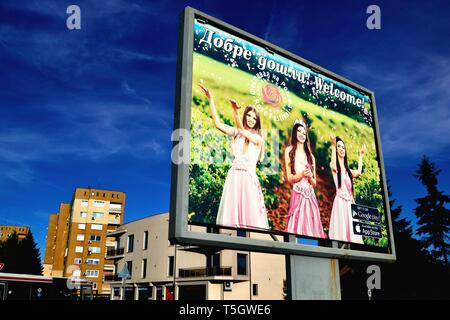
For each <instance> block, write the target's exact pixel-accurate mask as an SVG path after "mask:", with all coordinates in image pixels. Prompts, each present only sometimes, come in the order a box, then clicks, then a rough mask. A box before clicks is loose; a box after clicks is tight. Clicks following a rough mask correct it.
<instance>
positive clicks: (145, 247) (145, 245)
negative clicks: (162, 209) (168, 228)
mask: <svg viewBox="0 0 450 320" xmlns="http://www.w3.org/2000/svg"><path fill="white" fill-rule="evenodd" d="M147 248H148V231H144V239H142V249H143V250H147Z"/></svg>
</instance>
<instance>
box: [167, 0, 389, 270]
mask: <svg viewBox="0 0 450 320" xmlns="http://www.w3.org/2000/svg"><path fill="white" fill-rule="evenodd" d="M195 19H200V20H202V21H204V22H206V23H211V24H212V25H214V26H217V27H219V28H220V29H221V30H223V31H225V32H228V33H230V34H233V35H235V36H238V37H240V38H242V39H243V40H247V41H250V42H252V43H254V44H256V45H258V46H261V47H263V48H266V49H269V50H270V51H272V52H274V53H277V54H279V55H281V56H284V57H285V58H288V59H290V60H292V61H294V62H297V63H299V64H302V65H304V66H306V67H308V68H311V69H313V70H314V71H315V72H319V73H320V74H323V75H326V76H327V77H329V78H331V79H333V80H337V81H340V82H342V83H344V84H346V85H349V86H351V87H353V88H354V89H357V90H359V91H361V92H363V93H365V94H367V95H368V96H370V98H371V101H372V112H373V122H374V126H373V128H374V131H375V144H376V148H377V154H378V156H379V164H380V169H381V178H382V180H381V184H382V192H383V200H384V204H385V209H386V212H385V215H386V225H387V230H388V238H389V241H388V243H389V246H388V251H389V252H390V253H379V252H371V251H362V250H354V249H351V250H349V249H343V248H338V247H337V242H336V241H333V240H332V244H333V246H332V247H320V246H311V245H304V244H299V243H296V241H293V239H294V238H293V236H295V235H291V234H287V233H286V234H283V235H284V236H285V239H289V240H288V241H287V242H283V241H274V240H275V238H274V237H273V238H274V240H261V239H252V238H248V237H245V238H243V237H234V236H229V235H225V234H216V233H204V232H203V233H201V232H194V231H190V230H189V224H188V219H187V213H188V204H189V164H187V163H181V164H176V163H174V161H173V159H172V177H171V195H170V219H169V240H170V241H171V242H172V243H178V244H186V245H199V246H209V247H211V246H212V247H217V248H224V249H234V250H244V251H258V252H266V253H277V254H294V255H304V256H313V257H323V258H341V259H356V260H367V261H379V262H394V261H395V260H396V253H395V244H394V237H393V229H392V221H391V213H390V208H389V200H388V192H387V183H386V174H385V170H384V161H383V154H382V150H381V142H380V141H381V138H380V132H379V127H378V115H377V110H376V104H375V95H374V93H373V92H372V91H370V90H368V89H366V88H364V87H362V86H360V85H358V84H355V83H353V82H351V81H350V80H348V79H345V78H343V77H341V76H339V75H337V74H334V73H333V72H331V71H329V70H327V69H325V68H322V67H320V66H318V65H316V64H314V63H312V62H310V61H308V60H305V59H303V58H301V57H299V56H297V55H295V54H293V53H291V52H288V51H286V50H284V49H282V48H280V47H278V46H276V45H273V44H271V43H269V42H267V41H265V40H263V39H260V38H258V37H256V36H254V35H251V34H249V33H248V32H245V31H243V30H240V29H238V28H236V27H234V26H232V25H230V24H228V23H225V22H223V21H221V20H219V19H216V18H214V17H211V16H209V15H207V14H205V13H203V12H200V11H198V10H196V9H193V8H191V7H186V8H185V9H184V11H183V13H182V14H181V19H180V20H181V23H180V30H179V42H178V59H177V82H176V93H175V108H174V133H175V132H176V131H175V130H176V129H185V130H187V131H188V132H190V125H191V106H192V73H193V51H194V50H193V46H194V22H195ZM185 138H186V137H182V136H177V135H176V134H172V140H173V148H174V147H176V146H177V145H179V144H180V143H184V144H187V145H190V135H189V137H188V141H187V142H186V141H183V139H185ZM172 150H173V149H172ZM183 150H184V149H183ZM184 152H186V150H184ZM188 152H189V151H188ZM189 159H190V158H189ZM214 227H216V226H214ZM217 227H218V228H222V226H219V225H217ZM224 228H226V227H224ZM246 231H248V232H254V231H252V230H249V229H247V230H246ZM255 232H257V231H255ZM269 234H271V235H273V234H276V233H273V232H272V233H270V232H269Z"/></svg>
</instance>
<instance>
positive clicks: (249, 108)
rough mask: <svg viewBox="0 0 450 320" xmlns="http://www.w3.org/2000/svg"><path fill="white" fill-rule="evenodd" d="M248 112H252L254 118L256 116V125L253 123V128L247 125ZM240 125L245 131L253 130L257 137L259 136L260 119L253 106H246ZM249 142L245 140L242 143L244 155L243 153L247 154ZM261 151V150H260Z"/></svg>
mask: <svg viewBox="0 0 450 320" xmlns="http://www.w3.org/2000/svg"><path fill="white" fill-rule="evenodd" d="M250 111H253V112H254V113H255V116H256V123H255V126H254V127H253V128H250V127H249V126H248V125H247V114H248V113H249V112H250ZM242 124H243V125H244V129H247V130H251V129H252V130H255V132H256V133H257V134H258V135H261V119H260V117H259V112H258V110H257V109H256V108H255V107H254V106H247V107H246V108H245V111H244V116H243V117H242ZM249 142H250V141H249V140H248V139H247V138H245V143H244V153H245V152H247V148H248V143H249ZM261 151H262V150H261Z"/></svg>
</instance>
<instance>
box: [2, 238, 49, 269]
mask: <svg viewBox="0 0 450 320" xmlns="http://www.w3.org/2000/svg"><path fill="white" fill-rule="evenodd" d="M0 262H3V263H5V267H4V268H3V270H2V271H3V272H9V273H21V274H35V275H41V274H42V264H41V258H40V254H39V249H38V248H37V245H36V242H35V241H34V238H33V234H32V233H31V231H30V232H29V233H28V235H27V237H25V238H24V239H23V240H19V238H18V237H17V234H16V232H14V233H13V234H12V235H11V236H10V237H9V238H8V239H7V240H6V241H5V242H4V243H2V244H1V247H0Z"/></svg>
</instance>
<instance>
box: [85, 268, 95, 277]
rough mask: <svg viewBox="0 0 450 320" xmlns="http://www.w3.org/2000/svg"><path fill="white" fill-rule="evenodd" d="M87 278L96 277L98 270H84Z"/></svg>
mask: <svg viewBox="0 0 450 320" xmlns="http://www.w3.org/2000/svg"><path fill="white" fill-rule="evenodd" d="M86 277H87V278H98V270H86Z"/></svg>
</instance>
